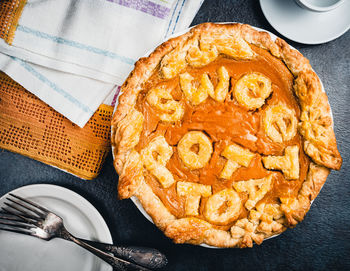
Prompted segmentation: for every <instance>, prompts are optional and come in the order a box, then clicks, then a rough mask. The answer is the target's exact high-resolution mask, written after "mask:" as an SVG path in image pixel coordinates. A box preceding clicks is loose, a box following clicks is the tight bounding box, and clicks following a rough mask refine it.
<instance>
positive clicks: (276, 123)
mask: <svg viewBox="0 0 350 271" xmlns="http://www.w3.org/2000/svg"><path fill="white" fill-rule="evenodd" d="M297 125H298V121H297V118H296V116H295V113H294V111H293V110H291V109H289V108H288V107H286V106H285V105H274V106H270V107H269V108H268V109H267V110H266V111H265V113H264V116H263V126H264V130H265V133H266V134H267V136H268V137H269V138H271V139H272V140H273V141H274V142H278V143H282V142H283V141H288V140H291V139H292V138H293V137H294V136H295V135H296V133H297Z"/></svg>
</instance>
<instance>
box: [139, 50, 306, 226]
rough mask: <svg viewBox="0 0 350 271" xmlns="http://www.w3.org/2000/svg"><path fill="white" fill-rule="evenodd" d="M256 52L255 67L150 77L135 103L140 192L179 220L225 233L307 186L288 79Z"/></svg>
mask: <svg viewBox="0 0 350 271" xmlns="http://www.w3.org/2000/svg"><path fill="white" fill-rule="evenodd" d="M252 49H253V51H254V52H255V53H256V56H255V57H254V58H253V59H250V60H234V59H232V58H229V57H227V56H224V55H220V56H219V57H217V58H216V59H215V60H214V61H212V62H210V63H209V64H207V65H205V66H204V67H191V66H188V67H187V68H186V69H185V70H183V71H182V72H181V73H180V74H179V75H178V76H175V77H173V78H171V79H164V78H163V77H162V76H161V74H160V72H155V73H154V74H153V75H152V77H151V78H150V80H148V81H147V82H146V83H145V84H144V85H143V90H142V91H141V92H140V94H139V96H138V99H137V103H136V109H137V110H138V111H140V112H141V113H142V114H143V116H144V118H145V120H144V123H143V130H142V133H141V136H140V141H139V143H138V145H137V146H136V148H135V149H136V151H138V152H139V153H140V154H141V157H142V161H143V163H144V168H145V180H146V182H147V183H148V184H149V185H150V186H151V188H152V190H153V192H154V193H155V194H156V195H157V196H158V197H159V198H160V200H161V201H162V202H163V204H164V205H165V206H166V207H167V208H168V209H169V211H170V212H171V213H172V214H173V215H174V216H176V217H177V218H183V217H189V216H191V217H198V218H200V219H203V220H206V221H208V222H209V223H211V224H212V225H213V226H214V227H216V228H219V229H224V230H229V229H230V228H231V227H232V226H233V225H234V223H235V222H236V221H237V220H238V219H242V218H247V217H248V216H254V212H257V211H259V209H261V208H265V209H266V207H261V206H269V208H270V209H271V208H272V209H273V208H274V206H277V205H276V204H275V203H279V204H280V202H281V201H283V199H284V198H295V197H296V196H297V194H298V192H299V190H300V188H301V185H302V183H303V182H304V180H305V178H306V174H307V171H308V167H309V163H310V162H309V158H308V157H307V156H306V154H305V153H304V151H303V148H302V139H301V136H300V135H299V134H298V133H297V127H296V126H297V123H298V122H299V118H300V109H299V104H298V102H297V100H296V98H295V96H294V94H293V90H292V86H293V75H292V74H291V73H290V71H289V70H288V69H287V67H286V66H285V64H284V63H283V62H282V61H280V60H279V59H277V58H274V57H273V56H271V55H270V53H268V52H267V51H266V50H263V49H260V48H258V47H255V46H252ZM264 204H265V205H264ZM276 208H277V207H276ZM265 211H266V210H265Z"/></svg>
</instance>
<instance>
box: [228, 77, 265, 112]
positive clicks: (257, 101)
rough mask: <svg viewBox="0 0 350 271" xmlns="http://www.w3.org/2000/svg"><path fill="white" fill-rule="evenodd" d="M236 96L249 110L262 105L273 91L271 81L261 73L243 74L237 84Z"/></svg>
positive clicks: (235, 88)
mask: <svg viewBox="0 0 350 271" xmlns="http://www.w3.org/2000/svg"><path fill="white" fill-rule="evenodd" d="M233 92H234V96H235V98H236V100H237V102H238V103H239V104H240V105H243V106H244V107H246V108H247V109H248V110H255V109H258V108H260V107H262V106H263V105H264V103H265V99H266V98H267V97H269V96H270V94H271V92H272V88H271V81H270V79H269V78H267V77H266V76H264V75H262V74H261V73H257V72H253V73H249V74H246V75H243V76H242V77H241V78H240V79H239V80H238V81H237V82H236V84H235V87H234V90H233Z"/></svg>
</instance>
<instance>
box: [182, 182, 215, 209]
mask: <svg viewBox="0 0 350 271" xmlns="http://www.w3.org/2000/svg"><path fill="white" fill-rule="evenodd" d="M177 194H178V195H179V196H182V197H186V205H185V213H186V215H190V216H196V215H199V213H198V208H199V202H200V199H201V197H209V196H210V195H211V186H210V185H204V184H198V183H190V182H178V183H177Z"/></svg>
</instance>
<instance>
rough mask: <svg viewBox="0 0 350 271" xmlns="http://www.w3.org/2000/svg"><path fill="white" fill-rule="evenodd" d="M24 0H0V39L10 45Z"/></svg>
mask: <svg viewBox="0 0 350 271" xmlns="http://www.w3.org/2000/svg"><path fill="white" fill-rule="evenodd" d="M26 2H27V1H26V0H0V38H2V39H3V40H5V41H6V42H7V43H8V44H12V41H13V38H14V36H15V31H16V27H17V24H18V21H19V18H20V17H21V14H22V10H23V8H24V6H25V4H26Z"/></svg>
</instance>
